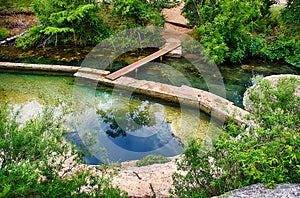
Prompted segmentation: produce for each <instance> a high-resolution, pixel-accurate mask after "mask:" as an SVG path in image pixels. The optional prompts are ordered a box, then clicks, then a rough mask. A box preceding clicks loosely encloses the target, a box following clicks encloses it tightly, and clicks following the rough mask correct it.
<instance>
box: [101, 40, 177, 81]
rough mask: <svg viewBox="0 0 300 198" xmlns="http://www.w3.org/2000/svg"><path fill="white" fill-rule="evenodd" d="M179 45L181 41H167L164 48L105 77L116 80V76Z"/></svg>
mask: <svg viewBox="0 0 300 198" xmlns="http://www.w3.org/2000/svg"><path fill="white" fill-rule="evenodd" d="M179 46H181V43H179V42H174V43H168V44H167V45H166V47H165V48H163V49H161V50H159V51H157V52H155V53H153V54H151V55H149V56H147V57H145V58H143V59H141V60H138V61H137V62H134V63H132V64H130V65H128V66H126V67H124V68H122V69H119V70H118V71H115V72H113V73H111V74H109V75H107V76H105V77H106V78H107V79H109V80H116V79H117V78H119V77H121V76H123V75H125V74H127V73H129V72H131V71H133V70H135V69H137V68H139V67H140V66H142V65H145V64H146V63H148V62H150V61H152V60H154V59H156V58H159V57H161V56H163V55H165V54H167V53H169V52H171V51H173V50H174V49H176V48H178V47H179Z"/></svg>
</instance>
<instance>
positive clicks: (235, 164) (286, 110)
mask: <svg viewBox="0 0 300 198" xmlns="http://www.w3.org/2000/svg"><path fill="white" fill-rule="evenodd" d="M299 83H300V82H299V80H298V81H297V80H295V79H293V78H290V79H283V80H280V81H279V82H278V84H277V88H271V85H270V83H269V82H266V81H265V80H262V81H259V84H260V89H253V90H252V91H251V93H250V99H251V100H252V101H253V102H254V104H255V107H256V109H257V111H254V112H253V113H252V114H251V116H250V118H251V119H252V121H254V123H255V124H254V125H253V126H249V127H246V126H236V125H235V124H228V125H227V126H226V127H225V132H224V133H223V134H221V135H220V137H219V138H218V140H216V143H215V145H214V148H206V147H205V146H204V145H206V144H205V143H206V140H198V139H196V140H193V141H191V142H190V144H189V145H188V146H187V148H186V149H185V151H184V154H183V158H182V160H180V161H178V163H177V165H178V169H179V170H181V171H183V172H184V173H185V174H179V173H176V174H174V175H173V180H174V187H175V188H174V190H173V191H171V193H172V195H174V196H181V197H209V196H215V195H220V194H222V193H224V192H227V191H230V190H233V189H236V188H241V187H244V186H247V185H251V184H255V183H264V184H267V185H269V186H270V187H272V186H274V185H275V184H278V183H299V182H300V166H299V159H300V126H299V120H300V109H299V105H300V98H299V96H295V95H294V94H293V93H294V92H295V90H296V86H297V85H299ZM275 98H276V99H275Z"/></svg>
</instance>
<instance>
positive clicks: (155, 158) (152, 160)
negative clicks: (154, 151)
mask: <svg viewBox="0 0 300 198" xmlns="http://www.w3.org/2000/svg"><path fill="white" fill-rule="evenodd" d="M169 161H170V159H169V158H167V157H164V156H162V155H147V156H146V157H144V158H142V159H140V160H139V161H137V162H136V165H137V166H148V165H152V164H163V163H167V162H169Z"/></svg>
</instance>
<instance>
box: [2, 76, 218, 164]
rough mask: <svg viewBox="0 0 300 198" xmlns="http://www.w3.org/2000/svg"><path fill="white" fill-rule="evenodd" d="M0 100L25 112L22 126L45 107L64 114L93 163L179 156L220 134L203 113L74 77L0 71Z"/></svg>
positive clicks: (70, 132) (70, 133)
mask: <svg viewBox="0 0 300 198" xmlns="http://www.w3.org/2000/svg"><path fill="white" fill-rule="evenodd" d="M0 99H1V102H7V103H8V104H10V105H11V106H12V107H13V108H14V109H15V110H17V109H21V116H20V117H19V121H20V122H24V121H25V120H27V119H29V118H31V117H32V116H34V115H36V114H37V113H41V112H42V109H43V107H45V106H47V105H51V106H54V107H55V110H56V111H55V112H56V114H57V115H59V114H61V113H62V112H65V113H66V115H65V119H66V121H65V124H64V125H65V127H66V128H67V131H68V133H67V137H68V138H71V141H73V142H74V141H75V143H76V144H77V145H78V146H79V147H81V148H86V147H88V148H89V149H90V150H91V152H92V154H93V156H88V158H87V160H89V162H88V163H90V164H97V163H99V161H102V162H103V161H104V160H105V159H108V160H111V161H119V162H122V161H128V160H134V159H140V158H142V157H144V156H147V155H149V154H159V155H164V156H175V155H178V154H180V153H181V152H182V149H183V145H184V144H186V143H187V141H188V139H189V138H192V137H206V136H209V135H211V134H212V133H218V132H220V129H218V128H217V127H215V126H213V125H211V124H210V117H209V116H208V115H206V114H204V113H202V112H200V111H199V110H196V109H191V108H187V107H183V106H179V105H178V104H173V103H166V102H163V101H157V100H152V99H151V100H150V99H149V98H145V97H144V98H143V97H142V96H138V95H135V94H133V95H131V96H130V97H127V96H126V93H123V92H115V91H113V90H111V89H108V88H106V87H98V88H95V87H90V86H89V85H88V84H78V83H76V82H75V79H74V78H72V77H65V76H45V75H44V76H42V75H25V74H9V73H0ZM103 148H104V149H103Z"/></svg>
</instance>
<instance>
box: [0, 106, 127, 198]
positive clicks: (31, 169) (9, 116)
mask: <svg viewBox="0 0 300 198" xmlns="http://www.w3.org/2000/svg"><path fill="white" fill-rule="evenodd" d="M17 116H18V115H17V114H14V113H12V111H11V110H10V109H8V107H7V106H6V105H3V104H0V162H1V163H0V197H77V196H78V197H89V196H96V197H123V196H126V195H124V193H123V192H121V191H120V189H118V188H114V187H112V185H111V176H112V175H110V174H108V173H107V167H105V166H98V167H95V169H89V168H88V167H87V168H80V167H79V166H78V163H79V162H81V160H82V159H81V157H82V154H81V153H79V152H78V151H77V150H76V149H75V146H73V145H70V144H69V143H68V142H67V141H65V140H64V138H63V134H64V130H61V129H60V128H61V127H60V124H61V123H60V122H59V121H58V120H60V118H54V117H53V110H52V109H46V110H45V111H44V112H43V114H42V115H40V116H38V117H36V118H33V119H31V120H29V121H27V122H26V123H25V124H24V125H20V124H18V123H17V122H16V118H17ZM66 161H68V162H67V163H68V165H69V167H68V166H66ZM76 167H77V168H76ZM72 169H74V170H72ZM93 171H96V173H97V174H95V172H93Z"/></svg>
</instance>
